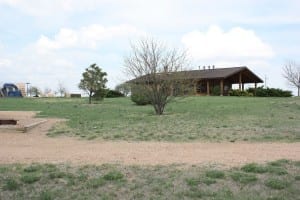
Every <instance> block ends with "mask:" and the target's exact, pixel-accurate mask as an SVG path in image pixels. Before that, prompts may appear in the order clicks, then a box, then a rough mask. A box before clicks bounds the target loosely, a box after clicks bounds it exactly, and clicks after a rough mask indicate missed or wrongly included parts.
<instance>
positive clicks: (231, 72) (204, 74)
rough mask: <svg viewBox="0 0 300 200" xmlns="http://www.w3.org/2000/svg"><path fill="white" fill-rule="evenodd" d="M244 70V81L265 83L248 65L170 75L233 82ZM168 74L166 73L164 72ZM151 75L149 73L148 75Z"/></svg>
mask: <svg viewBox="0 0 300 200" xmlns="http://www.w3.org/2000/svg"><path fill="white" fill-rule="evenodd" d="M240 72H242V74H243V75H242V76H243V82H244V83H263V81H262V80H261V79H260V78H259V77H258V76H257V75H256V74H254V73H253V72H252V71H250V70H249V69H248V68H247V67H245V66H242V67H231V68H215V69H205V70H190V71H179V72H173V73H170V74H169V75H170V76H169V77H172V78H174V79H199V80H209V79H231V80H232V82H238V81H237V79H238V75H239V73H240ZM162 75H164V76H166V74H162ZM146 76H147V75H145V76H141V77H138V78H136V79H133V80H131V81H130V82H141V81H142V80H145V79H146V80H147V78H146ZM148 76H149V75H148Z"/></svg>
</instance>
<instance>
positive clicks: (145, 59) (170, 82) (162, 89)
mask: <svg viewBox="0 0 300 200" xmlns="http://www.w3.org/2000/svg"><path fill="white" fill-rule="evenodd" d="M186 63H187V59H186V53H185V52H184V51H179V50H177V49H170V48H167V47H166V45H164V44H163V43H162V42H159V41H157V40H154V39H149V38H148V39H141V40H139V41H138V42H137V43H135V44H131V54H130V55H129V56H127V57H125V59H124V65H125V72H126V73H127V75H129V76H130V77H131V78H134V79H133V80H131V81H130V83H131V84H135V85H138V86H139V87H140V88H141V90H142V91H143V93H144V94H146V96H147V98H148V99H149V101H150V102H151V104H152V105H153V107H154V110H155V113H156V114H157V115H162V114H163V112H164V109H165V107H166V105H167V104H168V103H169V102H170V100H171V99H172V96H173V95H172V93H173V89H174V88H173V87H174V86H175V85H176V82H178V79H177V78H175V77H174V76H175V75H176V74H179V73H176V72H179V71H182V70H183V67H185V66H186ZM132 92H134V91H132Z"/></svg>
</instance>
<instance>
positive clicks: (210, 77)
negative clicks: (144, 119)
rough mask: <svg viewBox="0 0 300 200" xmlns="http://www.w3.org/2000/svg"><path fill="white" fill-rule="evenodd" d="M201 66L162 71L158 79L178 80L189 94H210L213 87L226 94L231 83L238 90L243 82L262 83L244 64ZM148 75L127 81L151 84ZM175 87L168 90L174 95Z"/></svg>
mask: <svg viewBox="0 0 300 200" xmlns="http://www.w3.org/2000/svg"><path fill="white" fill-rule="evenodd" d="M203 68H204V69H202V70H200V69H199V70H190V71H179V72H172V73H169V74H165V73H162V74H161V77H160V79H161V80H178V83H179V84H181V86H182V85H184V87H185V88H186V91H189V94H192V95H210V94H211V93H212V90H213V89H214V88H215V87H219V88H220V95H228V93H229V90H230V89H232V85H233V84H238V85H239V90H244V85H245V84H254V87H255V88H256V87H257V83H263V81H262V79H261V78H259V77H258V76H257V75H256V74H254V73H253V72H252V71H250V70H249V69H248V68H247V67H246V66H242V67H232V68H215V67H214V66H213V67H207V68H205V67H203ZM158 75H159V74H158ZM149 77H150V75H144V76H141V77H138V78H136V79H133V80H130V81H129V82H130V83H133V84H143V83H145V80H147V81H148V83H147V84H151V83H150V82H151V81H150V82H149V80H151V79H149ZM181 80H182V81H181ZM174 82H176V81H174ZM176 87H178V86H175V85H174V86H173V89H172V91H170V92H171V93H172V94H174V95H176ZM190 91H192V92H190Z"/></svg>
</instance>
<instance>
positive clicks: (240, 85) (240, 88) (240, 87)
mask: <svg viewBox="0 0 300 200" xmlns="http://www.w3.org/2000/svg"><path fill="white" fill-rule="evenodd" d="M239 90H240V91H241V90H242V72H240V74H239Z"/></svg>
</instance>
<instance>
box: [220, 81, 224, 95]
mask: <svg viewBox="0 0 300 200" xmlns="http://www.w3.org/2000/svg"><path fill="white" fill-rule="evenodd" d="M223 94H224V81H223V79H221V81H220V95H221V96H223Z"/></svg>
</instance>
